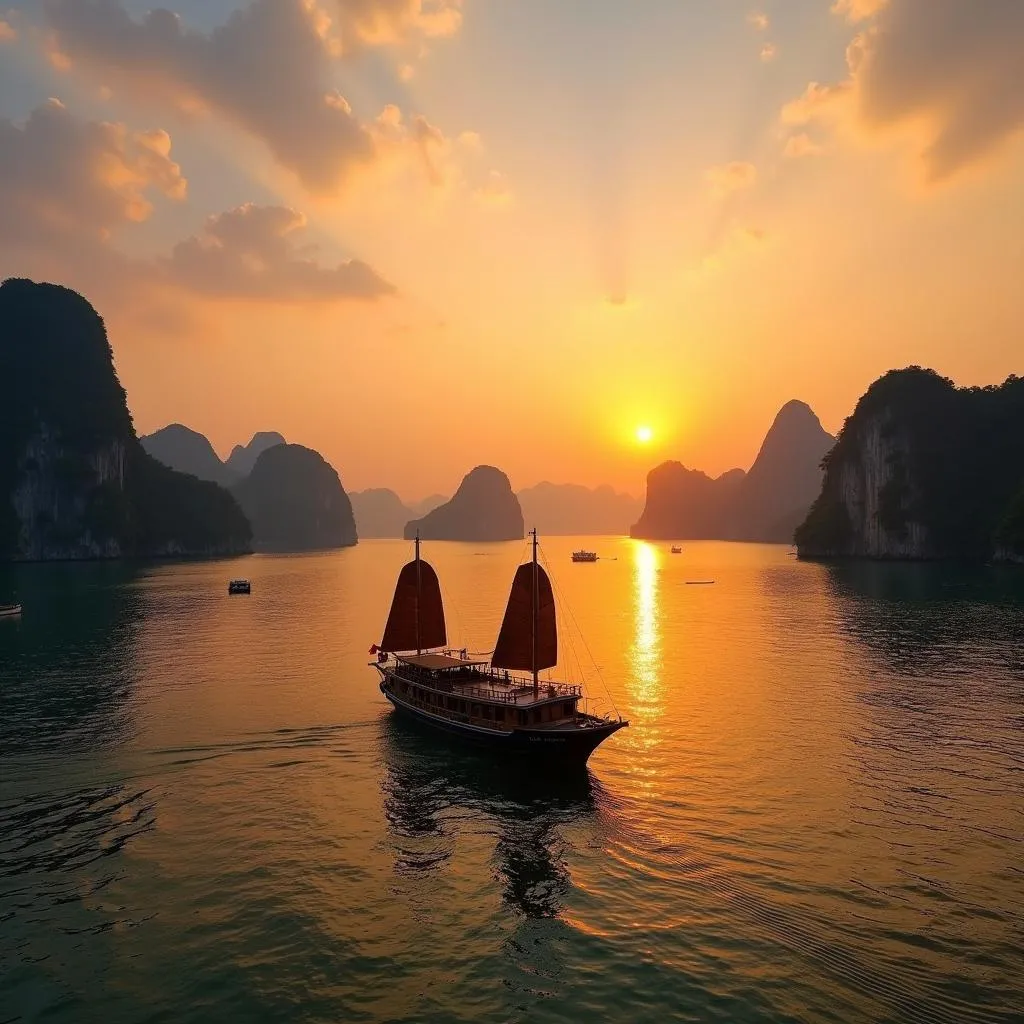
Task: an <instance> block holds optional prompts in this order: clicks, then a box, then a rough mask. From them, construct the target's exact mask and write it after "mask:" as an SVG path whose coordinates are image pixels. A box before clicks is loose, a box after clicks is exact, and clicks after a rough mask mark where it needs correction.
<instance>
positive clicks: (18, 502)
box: [0, 280, 250, 560]
mask: <svg viewBox="0 0 1024 1024" xmlns="http://www.w3.org/2000/svg"><path fill="white" fill-rule="evenodd" d="M249 541H250V530H249V524H248V523H247V522H246V520H245V517H244V516H243V515H242V512H241V510H240V509H239V508H238V506H237V504H236V503H235V502H234V501H233V500H232V499H231V496H230V495H229V494H227V492H225V491H223V490H221V489H220V488H218V487H216V486H214V485H213V484H206V483H203V482H201V481H199V480H196V479H195V478H193V477H190V476H185V475H183V474H180V473H175V472H173V471H172V470H169V469H165V468H164V467H162V466H159V464H158V463H156V462H155V461H154V460H153V459H151V458H150V457H149V456H148V455H147V454H146V453H145V452H144V451H143V450H142V447H141V446H140V444H139V441H138V438H137V437H136V436H135V430H134V428H133V426H132V421H131V416H130V415H129V413H128V406H127V402H126V399H125V393H124V390H123V389H122V388H121V385H120V383H119V382H118V379H117V375H116V373H115V372H114V366H113V356H112V353H111V350H110V345H109V343H108V341H107V336H106V331H105V329H104V325H103V321H102V320H101V319H100V317H99V316H98V315H97V313H96V311H95V310H94V309H93V308H92V307H91V306H90V305H89V303H88V302H86V301H85V299H83V298H82V297H81V296H80V295H77V294H76V293H75V292H72V291H70V290H69V289H67V288H60V287H58V286H56V285H45V284H35V283H34V282H32V281H23V280H12V281H7V282H5V283H4V284H3V285H2V286H0V558H6V559H15V560H24V559H27V560H40V559H66V558H113V557H119V556H121V555H156V554H164V553H167V552H168V551H172V550H173V551H174V552H175V553H178V554H193V553H194V554H207V553H210V552H212V551H222V552H241V551H246V550H249Z"/></svg>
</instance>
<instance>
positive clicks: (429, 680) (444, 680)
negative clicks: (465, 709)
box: [393, 665, 583, 704]
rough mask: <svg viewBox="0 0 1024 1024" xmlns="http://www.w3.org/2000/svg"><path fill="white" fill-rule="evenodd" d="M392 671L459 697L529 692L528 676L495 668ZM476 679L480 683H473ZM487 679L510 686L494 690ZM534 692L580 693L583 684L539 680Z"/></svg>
mask: <svg viewBox="0 0 1024 1024" xmlns="http://www.w3.org/2000/svg"><path fill="white" fill-rule="evenodd" d="M393 671H394V672H395V674H396V675H397V676H398V677H399V678H400V679H405V680H406V681H407V682H411V683H416V684H417V685H418V686H422V687H423V688H424V689H427V690H432V691H434V692H435V693H445V694H451V693H454V692H457V693H458V695H459V696H460V697H463V698H469V699H472V698H474V697H475V698H476V699H478V700H490V701H494V702H495V703H498V704H517V703H518V698H519V697H522V696H525V695H527V694H532V693H533V680H532V679H527V678H526V677H524V676H510V675H507V674H504V675H499V674H498V670H496V669H490V670H489V671H481V670H480V669H472V670H470V671H469V672H467V674H466V675H461V674H459V673H457V672H450V671H449V672H442V673H440V674H437V673H434V672H431V671H429V670H427V669H421V668H416V667H413V666H411V665H396V667H395V669H393ZM463 680H465V681H463ZM470 680H473V682H470ZM477 681H479V684H480V685H477V684H476V682H477ZM488 681H494V682H497V683H503V684H504V685H505V686H508V687H510V688H509V689H507V690H506V689H500V690H497V689H494V688H493V687H491V686H488V685H487V682H488ZM537 696H538V699H540V700H545V699H546V700H551V699H553V698H556V697H582V696H583V687H582V686H579V685H576V684H574V683H548V682H541V683H540V685H539V687H538V693H537Z"/></svg>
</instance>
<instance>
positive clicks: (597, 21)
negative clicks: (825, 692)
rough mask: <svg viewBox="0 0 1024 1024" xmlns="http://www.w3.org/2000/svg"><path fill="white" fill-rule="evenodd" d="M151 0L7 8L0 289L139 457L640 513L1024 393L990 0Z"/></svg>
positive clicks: (1010, 48)
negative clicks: (881, 414)
mask: <svg viewBox="0 0 1024 1024" xmlns="http://www.w3.org/2000/svg"><path fill="white" fill-rule="evenodd" d="M167 2H169V3H170V4H171V7H172V10H170V11H168V10H154V11H152V12H151V13H149V12H148V7H147V4H145V3H136V2H133V0H31V2H25V3H20V4H19V3H15V4H14V5H13V6H11V7H0V277H8V276H13V275H20V276H30V277H34V278H36V279H48V280H56V281H60V282H62V283H65V284H68V285H70V286H72V287H76V288H79V289H80V290H82V291H83V292H84V293H85V294H86V295H87V296H88V297H89V298H90V299H91V300H92V301H93V303H94V304H95V305H96V306H97V308H98V309H99V310H100V312H101V313H102V314H103V315H104V317H105V319H106V321H107V324H108V329H109V331H110V335H111V341H112V344H113V347H114V353H115V358H116V361H117V367H118V371H119V373H120V375H121V380H122V383H123V384H124V385H125V387H126V389H127V391H128V398H129V404H130V407H131V409H132V412H133V414H134V417H135V421H136V426H137V428H138V429H139V431H140V433H144V432H148V431H151V430H153V429H156V428H157V427H160V426H163V425H164V424H166V423H168V422H174V421H177V422H183V423H186V424H187V425H189V426H191V427H193V428H194V429H196V430H200V431H202V432H203V433H205V434H206V435H207V436H208V437H209V438H210V439H211V441H212V442H213V444H214V446H215V447H216V448H217V449H218V450H219V451H220V452H221V453H222V454H226V453H227V451H228V450H229V449H230V448H231V446H232V445H233V444H235V443H237V442H239V441H243V442H244V441H246V440H247V439H248V438H249V437H250V436H251V435H252V433H253V432H254V431H256V430H279V431H281V432H282V433H283V434H285V436H286V437H288V439H289V440H291V441H296V442H299V443H302V444H307V445H309V446H310V447H314V448H316V449H318V450H319V451H321V452H322V453H323V454H324V455H325V457H327V458H328V459H329V460H330V461H331V462H332V464H333V465H334V466H335V467H336V468H337V469H338V471H339V473H340V475H341V478H342V481H343V483H344V484H345V486H346V487H347V488H349V489H362V488H364V487H369V486H390V487H393V488H394V489H395V490H397V491H398V492H399V493H400V494H402V495H403V496H405V497H408V498H416V497H419V496H422V495H424V494H426V493H429V492H433V491H442V492H447V493H450V492H451V491H452V490H453V489H454V487H455V486H456V485H457V483H458V481H459V479H460V478H461V476H462V475H463V474H464V473H465V472H466V471H467V470H468V469H470V468H471V467H472V466H474V465H476V464H478V463H480V462H488V463H491V464H494V465H497V466H500V467H501V468H502V469H504V470H505V471H506V472H507V473H508V474H509V476H510V477H511V479H512V483H513V486H514V487H516V488H520V487H524V486H529V485H531V484H534V483H536V482H538V481H539V480H542V479H550V480H555V481H559V482H575V483H584V484H591V485H594V484H599V483H611V484H613V485H615V486H616V487H618V488H620V489H623V490H628V491H630V492H632V493H634V494H639V493H641V492H642V487H643V480H644V476H645V474H646V472H647V470H648V469H650V468H651V467H652V466H653V465H655V464H656V463H657V462H660V461H662V460H664V459H666V458H677V459H680V460H682V461H683V462H685V463H686V464H687V465H689V466H692V467H695V468H701V469H704V470H706V471H708V472H710V473H713V474H715V473H720V472H723V471H725V470H727V469H729V468H731V467H733V466H737V465H738V466H742V467H748V466H749V464H750V462H751V461H752V459H753V457H754V455H755V454H756V451H757V448H758V446H759V444H760V441H761V438H762V437H763V434H764V432H765V430H766V429H767V427H768V425H769V424H770V422H771V420H772V418H773V416H774V414H775V412H777V410H778V409H779V408H780V407H781V406H782V405H783V404H784V403H785V402H786V401H788V400H789V399H792V398H799V399H802V400H804V401H806V402H808V403H809V404H810V405H811V406H812V407H813V408H814V409H815V411H816V412H817V413H818V414H819V416H820V417H821V419H822V422H823V423H824V425H825V427H826V428H827V429H829V430H831V431H833V432H834V431H835V430H837V429H838V428H839V426H840V425H841V423H842V420H843V417H844V416H846V415H847V414H848V413H849V412H850V411H851V409H852V407H853V404H854V403H855V401H856V399H857V398H858V397H859V395H860V394H861V393H862V392H863V391H864V390H865V388H866V387H867V385H868V384H870V382H871V381H872V380H874V379H875V378H876V377H877V376H879V375H880V374H881V373H882V372H884V371H885V370H887V369H889V368H891V367H896V366H904V365H908V364H910V363H919V364H923V365H928V366H933V367H934V368H936V369H937V370H939V371H940V372H942V373H944V374H946V375H948V376H951V377H953V379H954V380H956V381H957V382H958V383H961V384H985V383H993V382H997V381H1001V380H1002V379H1003V378H1005V377H1006V376H1007V375H1008V374H1009V373H1012V372H1015V371H1017V372H1019V371H1020V370H1021V369H1022V366H1021V351H1022V342H1021V323H1022V320H1024V297H1022V296H1024V289H1022V288H1021V285H1020V267H1021V266H1022V265H1024V231H1022V227H1024V187H1022V186H1024V144H1022V142H1021V134H1022V132H1021V129H1022V127H1024V61H1021V59H1020V54H1021V53H1022V52H1024V4H1022V3H1020V0H985V2H984V3H978V2H977V0H887V2H886V0H838V2H833V0H775V2H772V3H767V2H766V3H764V4H762V5H760V6H754V5H750V4H745V3H740V2H734V0H719V2H715V3H712V2H709V0H629V2H626V0H248V2H245V0H178V2H177V3H175V0H167ZM8 3H10V0H8ZM641 424H643V425H648V426H649V427H650V428H651V429H652V431H653V439H652V440H651V442H650V443H649V444H647V445H639V444H637V442H636V428H637V426H639V425H641Z"/></svg>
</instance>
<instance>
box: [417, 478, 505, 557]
mask: <svg viewBox="0 0 1024 1024" xmlns="http://www.w3.org/2000/svg"><path fill="white" fill-rule="evenodd" d="M417 530H419V531H420V534H421V536H422V537H423V539H424V540H476V541H489V540H516V539H519V538H521V537H522V536H523V513H522V509H521V508H520V506H519V499H518V498H516V496H515V494H513V493H512V484H511V483H510V482H509V479H508V477H507V476H506V475H505V474H504V473H503V472H502V471H501V470H500V469H497V468H495V467H494V466H475V467H474V468H473V469H472V470H470V471H469V472H468V473H467V474H466V475H465V476H464V477H463V478H462V483H460V484H459V487H458V490H456V492H455V494H454V495H453V497H452V499H451V500H450V501H448V502H447V503H446V504H444V505H439V506H438V507H437V508H435V509H434V510H433V511H432V512H428V513H427V515H425V516H423V517H422V518H421V519H414V520H412V521H410V522H409V523H407V524H406V527H405V536H406V539H410V538H411V537H413V536H414V535H415V534H416V531H417Z"/></svg>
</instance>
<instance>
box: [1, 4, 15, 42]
mask: <svg viewBox="0 0 1024 1024" xmlns="http://www.w3.org/2000/svg"><path fill="white" fill-rule="evenodd" d="M13 13H14V12H13V11H12V12H10V13H8V14H7V16H6V17H5V16H4V15H2V14H0V43H11V42H13V41H14V40H15V39H17V38H18V30H17V29H16V28H15V27H14V25H12V24H11V17H12V15H13Z"/></svg>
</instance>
